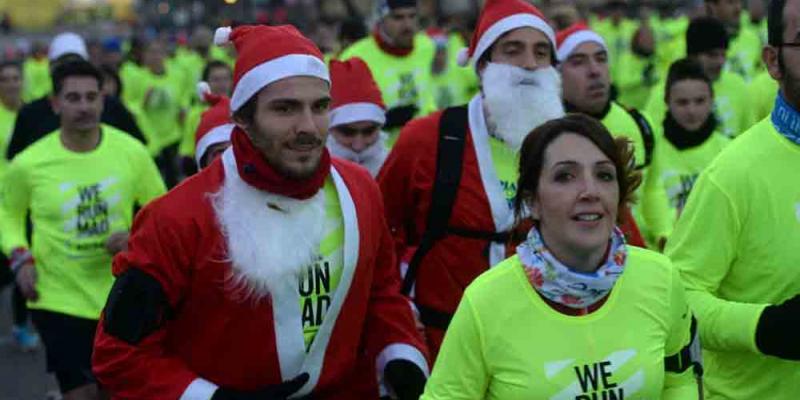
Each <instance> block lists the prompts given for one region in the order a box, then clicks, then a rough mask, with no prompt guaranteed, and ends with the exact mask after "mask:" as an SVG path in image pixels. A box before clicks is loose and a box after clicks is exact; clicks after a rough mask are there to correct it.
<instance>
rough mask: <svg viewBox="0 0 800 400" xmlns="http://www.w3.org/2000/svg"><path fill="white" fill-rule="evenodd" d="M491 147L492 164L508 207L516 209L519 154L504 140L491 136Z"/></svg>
mask: <svg viewBox="0 0 800 400" xmlns="http://www.w3.org/2000/svg"><path fill="white" fill-rule="evenodd" d="M489 149H490V150H491V152H492V165H493V166H494V172H495V174H496V175H497V178H498V179H499V180H500V185H501V186H502V187H503V194H504V195H505V198H506V201H507V202H508V209H509V210H513V209H514V198H515V197H516V196H517V180H518V179H519V170H518V169H517V164H518V159H519V156H518V155H517V152H515V151H514V150H512V149H511V148H510V147H508V145H506V144H505V143H503V141H502V140H500V139H497V138H495V137H493V136H489Z"/></svg>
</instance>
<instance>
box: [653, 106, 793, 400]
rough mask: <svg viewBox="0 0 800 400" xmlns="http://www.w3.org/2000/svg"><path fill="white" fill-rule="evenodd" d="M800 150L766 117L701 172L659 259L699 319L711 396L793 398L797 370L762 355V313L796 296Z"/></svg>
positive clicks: (714, 398)
mask: <svg viewBox="0 0 800 400" xmlns="http://www.w3.org/2000/svg"><path fill="white" fill-rule="evenodd" d="M798 171H800V146H798V145H796V144H794V143H792V142H790V141H789V140H787V139H786V138H785V137H784V136H782V135H781V134H779V133H778V132H777V131H776V130H775V127H774V126H773V125H772V121H771V118H770V117H767V118H766V119H764V120H763V121H761V122H760V123H758V124H756V125H755V126H754V127H753V128H751V129H750V130H748V131H747V132H745V133H744V134H742V135H741V136H739V137H738V138H736V139H735V140H734V141H732V142H731V144H730V145H729V146H728V147H727V148H726V149H725V150H723V151H722V153H721V154H720V155H719V156H718V157H717V158H716V159H715V160H714V161H713V162H712V163H711V165H709V166H708V168H706V170H705V171H704V172H703V173H702V174H700V178H699V179H698V180H697V183H696V184H695V185H694V189H692V194H691V195H690V196H689V201H688V203H687V204H686V207H685V208H684V209H683V213H682V214H681V217H680V219H679V220H678V223H677V224H676V226H675V231H674V233H673V234H672V237H670V239H669V241H668V242H667V248H666V254H667V255H668V256H669V257H670V258H671V259H672V261H673V262H674V263H675V266H676V267H677V268H678V269H679V270H680V272H681V276H682V278H683V282H684V284H685V285H686V295H687V300H688V301H689V304H690V305H691V307H692V310H694V313H695V315H697V320H698V322H699V325H698V326H699V330H700V341H701V343H702V344H703V348H704V352H703V358H704V361H705V390H706V399H709V400H721V399H726V400H737V399H740V400H751V399H770V400H793V399H797V396H798V393H799V392H798V390H799V389H800V364H798V363H797V362H791V361H783V360H781V359H778V358H776V357H769V356H765V355H763V354H761V353H760V352H759V351H758V349H757V347H756V343H755V336H756V326H757V324H758V320H759V318H760V317H761V312H762V311H763V310H764V308H765V307H766V306H767V305H769V304H779V303H782V302H783V301H785V300H788V299H790V298H792V297H794V296H795V295H796V294H798V293H800V181H799V180H798V176H799V175H798Z"/></svg>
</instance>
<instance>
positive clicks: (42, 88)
mask: <svg viewBox="0 0 800 400" xmlns="http://www.w3.org/2000/svg"><path fill="white" fill-rule="evenodd" d="M22 77H23V79H24V83H23V87H22V100H24V101H25V102H26V103H27V102H31V101H34V100H36V99H40V98H42V97H44V96H47V95H48V94H50V92H52V91H53V81H52V79H50V63H49V62H48V61H47V58H42V59H36V58H33V57H31V58H28V59H27V60H25V62H24V63H23V64H22Z"/></svg>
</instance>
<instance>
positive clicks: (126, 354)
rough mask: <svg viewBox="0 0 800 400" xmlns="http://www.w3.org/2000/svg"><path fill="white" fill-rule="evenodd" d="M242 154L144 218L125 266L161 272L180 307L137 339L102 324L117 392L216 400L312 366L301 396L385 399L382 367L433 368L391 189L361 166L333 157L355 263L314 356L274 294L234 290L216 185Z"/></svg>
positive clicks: (101, 359)
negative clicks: (388, 214)
mask: <svg viewBox="0 0 800 400" xmlns="http://www.w3.org/2000/svg"><path fill="white" fill-rule="evenodd" d="M233 158H234V157H233V153H232V152H231V151H230V150H229V151H227V152H226V153H224V154H223V157H221V160H216V161H215V162H214V163H213V164H212V165H211V166H209V167H208V168H207V169H205V170H203V171H202V172H201V173H199V174H197V175H196V176H194V177H192V178H190V179H189V180H187V181H186V182H184V183H183V184H181V185H179V186H178V187H176V188H175V189H173V190H172V191H171V192H169V193H168V194H167V195H165V196H163V197H161V198H160V199H158V200H156V201H154V202H152V203H151V204H149V205H148V206H147V207H145V208H144V209H142V210H141V211H140V213H139V214H138V215H137V217H136V220H135V222H134V225H133V229H132V232H131V238H130V244H129V250H128V251H127V252H125V253H123V254H121V255H119V256H117V257H116V258H115V260H114V268H113V270H114V274H115V275H117V276H118V275H120V274H121V273H123V272H124V271H125V270H127V269H128V268H132V267H136V268H139V269H141V270H143V271H145V272H147V273H148V274H150V275H152V276H153V277H154V278H155V279H156V280H158V282H159V283H160V284H161V285H162V287H163V289H164V292H165V294H166V296H167V298H168V301H169V303H170V305H171V307H172V309H173V310H174V314H175V315H174V318H172V319H171V320H170V321H169V322H167V323H166V325H165V326H163V327H161V328H160V329H159V330H158V331H157V332H155V333H154V334H151V335H149V336H147V337H146V338H145V339H144V340H142V341H141V342H140V343H139V344H138V345H136V346H132V345H129V344H127V343H126V342H123V341H121V340H119V339H117V338H115V337H113V336H111V335H110V334H107V333H106V332H104V329H103V323H102V321H101V323H100V324H99V328H98V333H97V338H96V341H95V349H94V354H93V369H94V373H95V374H96V376H97V379H98V380H99V382H100V383H101V384H102V386H103V387H104V388H106V389H108V390H109V391H110V392H111V393H112V394H113V397H114V398H115V399H178V398H182V399H186V398H192V395H197V396H198V397H196V398H200V397H203V396H205V397H206V398H208V395H209V394H210V393H211V392H213V390H214V389H215V387H216V386H214V385H218V386H222V387H227V388H232V389H237V390H255V389H258V388H260V387H263V386H265V385H269V384H277V383H280V382H281V381H284V380H287V379H291V378H293V377H294V376H296V375H297V374H299V373H301V372H307V373H309V374H310V376H311V378H310V380H309V382H308V383H307V384H306V385H305V386H304V387H303V388H302V389H301V390H300V391H299V392H298V393H297V395H305V394H309V393H313V394H314V396H315V398H321V399H355V398H376V397H377V396H378V385H377V381H378V379H380V378H377V379H376V368H377V372H378V375H380V374H382V371H383V366H385V364H386V363H387V362H388V361H389V360H391V359H397V358H403V359H408V360H411V361H414V362H416V363H417V364H418V365H420V366H421V367H422V368H423V370H425V371H426V372H427V364H426V360H425V355H424V353H425V351H424V350H423V349H424V346H423V344H422V341H421V339H420V338H419V337H418V334H417V332H416V330H415V327H414V322H413V316H412V314H411V309H410V307H409V303H408V300H407V299H406V298H404V297H402V296H401V295H400V294H399V285H400V281H399V276H398V273H397V270H396V266H395V256H394V252H393V248H392V240H391V237H390V235H389V231H388V229H387V227H386V224H385V222H384V216H383V207H382V200H381V195H380V192H379V190H378V188H377V187H376V185H375V183H374V180H373V179H372V177H371V176H370V175H369V174H368V173H367V172H366V171H365V170H364V169H362V168H359V167H357V166H355V164H352V163H349V162H347V161H342V160H334V161H333V164H332V168H331V176H332V178H333V179H334V183H335V184H336V188H337V192H338V194H339V198H340V201H341V204H342V214H343V216H344V222H345V239H344V242H345V243H344V267H343V271H342V277H341V281H340V284H339V286H338V289H337V290H336V292H335V294H334V296H333V299H332V301H331V306H330V308H329V309H328V312H327V314H326V316H325V319H324V321H323V324H322V326H321V327H320V330H319V332H318V333H317V335H316V337H315V339H314V342H313V343H312V345H311V348H310V350H309V352H308V354H306V353H305V349H304V346H303V341H302V331H296V330H291V329H290V330H288V331H287V327H286V325H290V327H294V326H293V325H292V324H287V323H286V322H287V321H286V320H285V319H284V318H285V317H286V315H285V314H286V311H285V310H281V309H277V307H275V308H276V309H274V307H273V304H272V302H271V301H270V300H269V299H264V300H260V301H256V302H254V301H241V299H239V298H237V296H235V295H231V293H230V289H229V288H227V289H226V286H225V285H224V284H223V282H224V280H225V278H226V276H228V275H227V274H228V273H229V272H230V268H231V265H230V264H229V263H227V262H226V261H224V260H225V259H226V257H225V247H226V246H225V239H224V238H223V237H222V235H221V233H220V230H219V228H218V224H217V222H216V221H217V220H216V215H215V212H214V209H213V205H212V204H211V201H210V199H209V193H215V192H217V191H218V190H219V189H220V187H221V186H222V183H223V181H224V180H226V179H236V178H238V173H237V172H236V167H235V160H233ZM231 165H232V167H231ZM276 303H278V302H276ZM282 319H284V321H283V323H281V320H282ZM298 343H299V345H298ZM182 396H184V397H182Z"/></svg>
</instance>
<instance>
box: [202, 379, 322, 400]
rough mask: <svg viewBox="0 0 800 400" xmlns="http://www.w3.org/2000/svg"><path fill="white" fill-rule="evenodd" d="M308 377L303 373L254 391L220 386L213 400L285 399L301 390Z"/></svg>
mask: <svg viewBox="0 0 800 400" xmlns="http://www.w3.org/2000/svg"><path fill="white" fill-rule="evenodd" d="M308 377H309V376H308V373H302V374H300V375H297V376H296V377H294V378H292V379H290V380H288V381H285V382H283V383H279V384H277V385H269V386H266V387H263V388H261V389H258V390H254V391H252V392H242V391H238V390H231V389H223V388H219V389H217V391H216V392H214V396H212V397H211V400H285V399H287V398H288V397H289V396H291V395H293V394H294V393H296V392H297V391H298V390H300V388H301V387H303V385H305V384H306V382H308Z"/></svg>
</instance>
